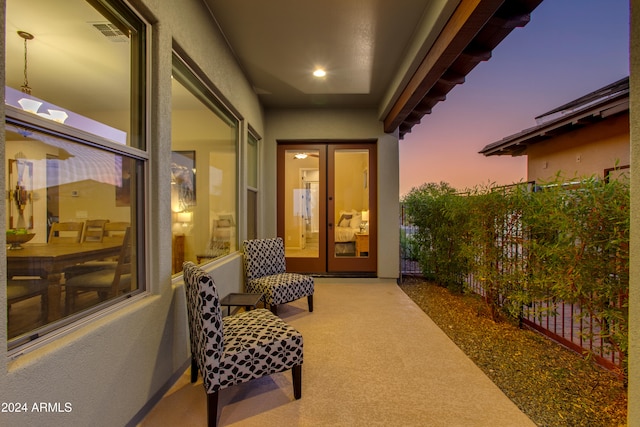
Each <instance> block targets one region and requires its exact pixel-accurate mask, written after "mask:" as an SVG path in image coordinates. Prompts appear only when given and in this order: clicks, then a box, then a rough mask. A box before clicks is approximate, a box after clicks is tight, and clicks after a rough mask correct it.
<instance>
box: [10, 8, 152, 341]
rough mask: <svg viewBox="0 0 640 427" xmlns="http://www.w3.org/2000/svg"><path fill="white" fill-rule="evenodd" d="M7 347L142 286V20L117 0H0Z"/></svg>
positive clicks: (144, 27)
mask: <svg viewBox="0 0 640 427" xmlns="http://www.w3.org/2000/svg"><path fill="white" fill-rule="evenodd" d="M6 14H7V20H6V26H5V31H6V34H5V37H6V58H5V73H6V86H5V111H6V122H5V134H6V141H5V145H4V149H5V153H4V154H5V163H6V165H5V168H4V170H5V182H6V186H7V188H6V194H7V197H6V199H5V200H4V206H5V219H6V224H5V227H6V244H7V250H6V263H7V281H6V296H7V311H8V319H7V330H8V338H9V348H15V347H18V346H20V345H22V344H25V343H28V342H29V341H31V340H34V339H38V338H39V337H41V336H43V335H46V334H47V333H49V332H51V331H54V330H57V329H59V328H61V327H64V326H65V325H67V324H69V323H71V322H74V321H77V320H79V319H81V318H83V317H85V316H87V315H88V314H91V313H94V312H96V311H99V310H103V309H104V308H106V307H108V306H111V305H113V304H116V303H118V302H120V301H123V300H124V299H125V298H127V297H128V296H131V295H133V294H136V293H139V292H141V291H142V290H143V289H144V287H145V284H144V276H143V274H142V272H143V271H144V270H145V269H144V268H143V266H144V253H145V248H144V241H145V238H144V228H143V226H142V225H143V224H144V205H145V204H144V200H145V192H146V183H145V179H144V177H145V174H146V165H147V159H148V155H147V152H146V136H145V129H146V121H145V117H146V90H145V87H146V82H145V79H146V51H147V34H146V32H147V25H146V23H145V22H144V21H143V20H142V19H140V18H139V17H138V16H137V15H136V14H135V13H134V12H133V11H132V10H130V9H129V8H128V6H126V4H125V3H123V2H120V1H117V0H68V1H65V2H63V3H60V2H51V1H50V0H7V2H6Z"/></svg>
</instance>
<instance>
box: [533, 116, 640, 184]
mask: <svg viewBox="0 0 640 427" xmlns="http://www.w3.org/2000/svg"><path fill="white" fill-rule="evenodd" d="M526 154H527V180H528V181H536V182H545V181H549V180H553V179H554V177H555V176H556V174H557V173H558V172H559V171H562V174H563V177H564V178H567V179H571V178H574V177H588V176H593V175H596V176H599V177H603V173H604V170H605V169H608V168H613V167H614V166H628V165H629V161H630V157H629V114H628V113H627V114H622V115H618V116H614V117H611V118H609V119H607V120H603V121H601V122H598V123H595V124H592V125H589V126H586V127H584V128H581V129H578V130H576V131H573V132H569V133H565V134H561V135H558V136H557V137H554V138H550V139H548V140H546V141H542V142H538V143H536V144H534V145H532V146H531V147H529V148H528V149H527V151H526Z"/></svg>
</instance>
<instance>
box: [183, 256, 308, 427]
mask: <svg viewBox="0 0 640 427" xmlns="http://www.w3.org/2000/svg"><path fill="white" fill-rule="evenodd" d="M183 270H184V271H183V275H184V283H185V291H186V297H187V298H186V299H187V315H188V319H189V335H190V339H191V382H192V383H193V382H195V381H196V379H197V377H198V370H199V371H200V372H201V373H202V377H203V383H204V389H205V392H206V393H207V419H208V425H209V426H216V425H217V422H218V392H219V391H220V390H222V389H224V388H226V387H229V386H232V385H235V384H240V383H243V382H247V381H249V380H252V379H254V378H260V377H263V376H266V375H271V374H274V373H277V372H284V371H286V370H289V369H291V372H292V376H293V395H294V397H295V398H296V399H300V397H301V396H302V356H303V352H302V335H301V334H300V332H298V331H297V330H295V329H294V328H293V327H291V326H290V325H288V324H286V323H285V322H284V321H282V320H281V319H280V318H279V317H276V316H275V315H273V314H272V313H270V312H269V311H268V310H265V309H257V310H252V311H246V312H243V313H240V314H238V315H234V316H227V317H224V318H223V317H222V311H221V309H220V300H219V297H218V291H217V290H216V286H215V283H214V282H213V279H212V278H211V277H210V276H209V275H208V274H207V273H206V272H205V271H204V270H202V269H201V268H198V267H197V266H196V265H195V264H194V263H192V262H190V261H188V262H185V263H184V264H183Z"/></svg>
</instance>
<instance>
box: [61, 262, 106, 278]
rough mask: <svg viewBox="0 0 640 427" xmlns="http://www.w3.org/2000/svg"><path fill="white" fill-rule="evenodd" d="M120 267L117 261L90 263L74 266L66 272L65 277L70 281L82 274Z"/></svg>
mask: <svg viewBox="0 0 640 427" xmlns="http://www.w3.org/2000/svg"><path fill="white" fill-rule="evenodd" d="M117 266H118V262H117V261H89V262H84V263H82V264H76V265H72V266H71V267H69V268H66V269H65V270H64V277H65V278H66V279H70V278H72V277H74V276H79V275H81V274H87V273H91V272H94V271H97V270H105V269H112V270H115V269H116V267H117Z"/></svg>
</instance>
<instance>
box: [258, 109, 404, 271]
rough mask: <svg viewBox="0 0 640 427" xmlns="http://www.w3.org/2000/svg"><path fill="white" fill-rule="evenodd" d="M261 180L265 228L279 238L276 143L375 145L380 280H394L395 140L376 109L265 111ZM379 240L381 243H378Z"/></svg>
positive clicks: (396, 250) (396, 237) (396, 251)
mask: <svg viewBox="0 0 640 427" xmlns="http://www.w3.org/2000/svg"><path fill="white" fill-rule="evenodd" d="M265 118H266V119H265V121H266V132H267V133H266V135H267V137H266V138H265V141H264V152H265V153H264V169H265V171H264V172H265V173H264V178H265V180H266V181H267V182H268V184H267V185H266V187H267V189H266V191H265V193H266V194H265V201H269V200H270V201H271V202H270V203H269V205H267V206H266V208H267V209H265V216H264V224H263V227H264V228H263V230H264V234H265V235H266V236H275V235H276V234H277V223H276V221H277V215H276V213H277V211H276V209H275V200H276V197H277V188H276V181H277V176H276V166H277V165H276V164H277V161H276V154H277V141H278V140H296V141H300V142H304V141H305V140H316V141H317V140H335V141H348V140H358V139H360V140H362V139H376V140H377V141H378V143H377V148H378V207H377V208H378V268H377V270H378V271H377V274H378V277H384V278H397V277H398V271H399V266H398V259H399V250H400V249H399V248H400V241H399V240H400V237H399V227H397V226H395V227H390V226H389V224H394V225H397V224H398V218H399V216H398V215H399V214H398V211H399V202H398V200H399V194H398V193H399V172H398V170H399V169H398V168H399V163H398V138H397V137H396V136H394V135H389V134H385V133H384V132H383V130H382V122H380V121H379V120H378V119H377V116H376V111H375V110H348V109H345V110H328V109H319V110H315V109H296V110H291V109H273V110H267V111H266V113H265ZM381 242H382V244H381Z"/></svg>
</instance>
